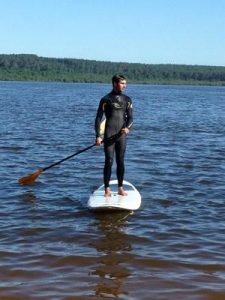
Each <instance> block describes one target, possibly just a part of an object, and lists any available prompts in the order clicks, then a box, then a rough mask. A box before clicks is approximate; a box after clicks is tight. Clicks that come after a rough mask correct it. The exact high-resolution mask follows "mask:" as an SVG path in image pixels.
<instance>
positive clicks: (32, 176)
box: [18, 124, 123, 185]
mask: <svg viewBox="0 0 225 300" xmlns="http://www.w3.org/2000/svg"><path fill="white" fill-rule="evenodd" d="M104 125H105V124H104ZM104 125H103V126H102V128H101V130H102V132H103V133H104ZM122 134H123V132H122V130H121V131H120V132H118V133H117V134H115V135H113V136H111V137H109V138H106V139H105V140H102V142H101V143H102V144H103V143H104V142H106V141H107V142H108V141H109V142H110V141H115V140H116V139H117V138H118V137H120V136H121V135H122ZM95 145H96V143H94V144H93V145H91V146H88V147H86V148H84V149H81V150H79V151H78V152H76V153H73V154H71V155H69V156H67V157H65V158H63V159H61V160H59V161H57V162H55V163H53V164H51V165H50V166H47V167H45V168H43V169H40V170H37V171H36V172H34V173H32V174H29V175H27V176H24V177H21V178H20V179H18V182H19V183H20V184H22V185H29V184H32V183H34V181H35V180H36V179H37V178H38V176H39V175H40V174H41V173H43V172H44V171H46V170H48V169H50V168H52V167H54V166H56V165H59V164H61V163H62V162H64V161H65V160H68V159H70V158H72V157H74V156H76V155H78V154H80V153H83V152H85V151H87V150H89V149H91V148H92V147H94V146H95Z"/></svg>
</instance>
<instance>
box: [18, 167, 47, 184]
mask: <svg viewBox="0 0 225 300" xmlns="http://www.w3.org/2000/svg"><path fill="white" fill-rule="evenodd" d="M42 172H43V171H42V170H38V171H36V172H35V173H33V174H30V175H27V176H24V177H21V178H20V179H19V180H18V182H19V183H20V184H23V185H26V184H32V183H34V181H35V180H36V178H38V176H39V175H40V174H41V173H42Z"/></svg>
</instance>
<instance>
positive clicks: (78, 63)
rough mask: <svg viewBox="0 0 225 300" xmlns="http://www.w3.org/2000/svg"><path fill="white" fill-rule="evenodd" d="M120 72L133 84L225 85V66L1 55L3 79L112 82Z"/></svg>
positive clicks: (0, 75)
mask: <svg viewBox="0 0 225 300" xmlns="http://www.w3.org/2000/svg"><path fill="white" fill-rule="evenodd" d="M116 73H122V74H124V75H125V76H126V77H127V78H128V80H129V82H131V83H146V84H147V83H150V84H197V85H225V67H216V66H215V67H214V66H197V65H175V64H158V65H155V64H140V63H124V62H106V61H96V60H86V59H69V58H47V57H39V56H37V55H32V54H11V55H5V54H2V55H0V80H34V81H63V82H101V83H106V82H107V83H109V82H110V80H111V77H112V75H114V74H116Z"/></svg>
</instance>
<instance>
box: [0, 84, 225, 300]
mask: <svg viewBox="0 0 225 300" xmlns="http://www.w3.org/2000/svg"><path fill="white" fill-rule="evenodd" d="M110 89H111V85H107V84H63V83H32V82H0V104H1V108H0V110H1V117H0V158H1V159H0V184H1V193H0V200H1V201H0V226H1V232H0V299H53V300H55V299H107V298H116V299H129V300H132V299H153V300H158V299H160V300H162V299H165V300H170V299H171V300H172V299H185V300H193V299H194V300H195V299H202V300H222V299H225V114H224V112H225V88H224V87H194V86H151V85H128V87H127V91H126V93H127V94H128V95H129V96H131V98H132V99H133V103H134V128H133V130H132V132H131V133H130V135H129V137H128V147H127V155H126V176H125V179H126V180H128V181H130V182H132V183H133V184H134V185H135V186H136V187H137V188H138V190H139V191H140V193H141V195H142V200H143V202H142V206H141V208H140V210H138V211H136V212H134V213H123V212H118V213H111V214H94V213H92V212H90V211H89V210H88V209H87V200H88V197H89V194H90V193H91V192H92V191H93V190H94V189H96V188H97V187H98V186H99V185H100V184H102V167H103V162H104V155H103V148H102V147H94V148H92V149H90V150H89V151H87V152H85V153H82V154H80V155H78V156H76V157H74V158H73V159H71V160H68V161H66V162H64V163H63V164H61V165H59V166H56V167H54V168H51V169H49V170H48V171H46V172H44V173H43V174H42V175H41V176H40V177H39V178H38V180H37V181H36V183H35V184H34V185H31V186H21V185H19V184H18V183H17V179H19V178H20V177H22V176H24V175H27V174H29V173H33V172H35V171H36V170H38V169H39V168H42V167H45V166H48V165H50V164H52V163H53V162H55V161H57V160H60V159H62V158H64V157H66V156H68V155H70V154H73V153H74V152H76V151H78V150H80V149H82V148H85V147H87V146H89V145H91V144H93V143H94V139H95V133H94V129H93V123H94V118H95V114H96V109H97V106H98V103H99V100H100V98H101V97H102V96H103V95H104V94H106V93H107V92H109V91H110ZM114 178H115V168H114V169H113V179H114Z"/></svg>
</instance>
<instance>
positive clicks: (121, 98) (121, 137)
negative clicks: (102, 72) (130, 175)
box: [95, 75, 133, 197]
mask: <svg viewBox="0 0 225 300" xmlns="http://www.w3.org/2000/svg"><path fill="white" fill-rule="evenodd" d="M126 84H127V82H126V78H125V76H123V75H114V76H113V77H112V86H113V89H112V91H111V92H110V93H109V94H107V95H105V96H104V97H103V98H102V99H101V100H100V103H99V107H98V111H97V115H96V119H95V132H96V145H101V143H102V141H103V139H102V137H101V130H100V127H101V121H102V117H103V114H104V115H105V118H106V123H105V133H104V152H105V166H104V185H105V196H106V197H109V196H111V192H110V187H109V182H110V178H111V170H112V165H113V159H114V153H115V154H116V163H117V170H116V173H117V179H118V194H119V195H122V196H126V195H127V193H126V192H125V191H124V189H123V177H124V155H125V151H126V135H127V134H128V133H129V131H130V128H131V126H132V123H133V113H132V100H131V99H130V97H128V96H126V95H125V94H123V91H124V90H125V88H126Z"/></svg>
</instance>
